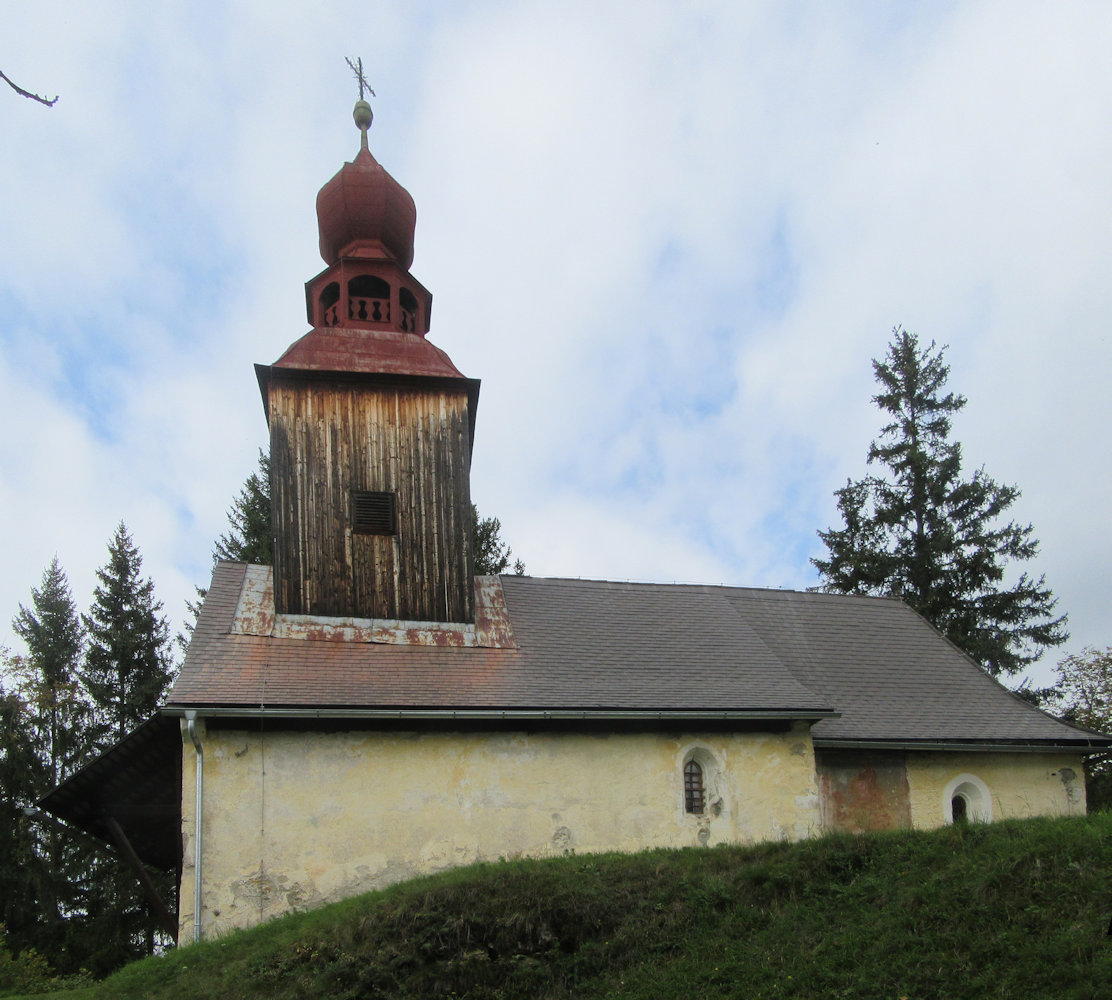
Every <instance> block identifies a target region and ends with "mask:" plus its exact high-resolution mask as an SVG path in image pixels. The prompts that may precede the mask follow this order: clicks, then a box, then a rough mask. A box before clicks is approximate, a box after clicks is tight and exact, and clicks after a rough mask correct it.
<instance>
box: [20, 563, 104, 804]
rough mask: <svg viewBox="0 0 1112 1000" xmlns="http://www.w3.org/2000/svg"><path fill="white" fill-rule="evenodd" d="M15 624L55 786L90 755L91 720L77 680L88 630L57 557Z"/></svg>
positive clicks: (48, 772) (49, 778) (42, 741)
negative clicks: (87, 730)
mask: <svg viewBox="0 0 1112 1000" xmlns="http://www.w3.org/2000/svg"><path fill="white" fill-rule="evenodd" d="M12 628H13V629H14V630H15V633H16V635H18V636H19V637H20V638H21V639H22V640H23V641H24V642H25V643H26V644H27V659H28V662H27V667H28V671H29V674H30V677H29V682H30V685H29V686H30V689H31V692H33V693H32V697H33V698H34V699H35V709H36V711H35V712H34V715H35V717H36V719H37V723H38V724H37V728H38V729H39V731H40V742H41V744H42V753H43V756H44V758H45V761H46V764H47V780H48V782H49V787H51V788H52V787H54V785H56V784H58V783H59V782H60V781H62V780H64V779H65V778H66V777H67V776H68V775H69V774H70V773H71V772H72V771H73V770H74V769H75V767H76V766H77V765H78V764H79V763H80V761H81V758H82V757H83V756H84V755H85V754H86V752H87V751H86V747H87V739H86V737H87V734H86V733H85V731H84V729H85V726H86V724H87V722H88V711H87V704H86V702H85V699H84V698H83V696H82V693H81V690H80V687H79V684H78V672H79V669H80V665H81V652H82V649H83V648H84V644H85V633H84V630H83V629H82V627H81V619H80V616H79V615H78V613H77V608H76V606H75V605H74V603H73V594H72V593H71V591H70V586H69V581H68V580H67V579H66V574H65V573H64V572H63V570H62V567H61V566H60V565H59V564H58V557H57V556H55V557H54V559H53V560H52V561H51V563H50V565H49V566H47V568H46V569H45V570H44V572H43V575H42V584H41V586H40V587H39V588H38V589H37V590H36V589H35V588H34V587H32V588H31V606H30V607H29V608H27V607H24V606H23V605H22V604H21V605H20V606H19V613H18V614H17V615H16V616H15V618H14V619H13V620H12ZM44 791H45V789H44Z"/></svg>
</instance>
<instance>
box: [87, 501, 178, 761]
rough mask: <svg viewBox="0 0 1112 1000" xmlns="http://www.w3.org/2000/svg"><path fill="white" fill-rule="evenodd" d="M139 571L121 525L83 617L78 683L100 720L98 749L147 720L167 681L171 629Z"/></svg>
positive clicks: (140, 561)
mask: <svg viewBox="0 0 1112 1000" xmlns="http://www.w3.org/2000/svg"><path fill="white" fill-rule="evenodd" d="M142 567H143V559H142V556H141V555H140V554H139V550H138V549H137V548H136V547H135V545H134V543H133V542H132V540H131V536H130V535H129V534H128V531H127V528H126V527H125V526H124V523H123V522H122V521H121V522H120V524H119V526H118V527H117V528H116V532H115V535H114V536H113V538H112V541H111V542H110V543H109V545H108V562H107V563H106V564H105V565H104V566H103V567H102V568H101V569H99V570H98V571H97V579H98V580H99V581H100V582H99V584H98V585H97V587H96V590H95V591H94V592H93V606H92V607H91V608H90V610H89V614H87V615H85V616H84V623H85V629H86V631H87V632H88V636H89V648H88V651H87V652H86V654H85V666H84V669H83V672H82V680H83V681H84V684H85V689H86V690H87V691H88V693H89V696H90V698H91V699H92V702H93V704H94V706H95V707H96V709H97V710H98V711H97V714H98V715H99V716H101V718H102V720H103V721H102V722H101V723H100V724H99V725H98V726H96V727H95V728H94V732H95V736H96V739H97V742H98V744H99V745H100V746H102V747H104V746H108V745H110V744H112V743H114V742H115V741H116V740H119V739H122V738H123V737H124V736H126V735H127V734H128V732H130V731H131V730H132V729H134V728H135V727H136V726H137V725H139V724H140V723H141V722H144V721H146V720H147V719H148V718H150V716H151V715H153V714H154V711H155V709H156V708H157V707H158V703H159V700H160V699H161V697H162V694H163V692H164V691H165V690H166V686H167V685H168V684H169V681H170V652H169V635H170V627H169V625H168V623H167V621H166V618H165V617H164V616H163V615H162V603H161V602H160V601H158V600H156V599H155V596H154V584H153V583H152V582H151V581H150V580H149V579H148V580H143V579H141V577H140V573H141V571H142Z"/></svg>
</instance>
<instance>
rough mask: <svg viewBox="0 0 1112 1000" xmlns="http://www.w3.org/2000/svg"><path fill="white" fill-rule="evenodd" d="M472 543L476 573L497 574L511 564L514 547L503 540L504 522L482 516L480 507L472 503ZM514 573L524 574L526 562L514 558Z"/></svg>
mask: <svg viewBox="0 0 1112 1000" xmlns="http://www.w3.org/2000/svg"><path fill="white" fill-rule="evenodd" d="M471 544H472V548H473V550H474V553H475V575H476V576H496V575H497V574H499V573H504V572H505V571H506V569H507V568H508V567H509V565H510V557H511V556H512V555H513V549H511V548H510V547H509V545H507V544H506V543H505V542H503V541H502V522H501V521H500V520H499V519H498V518H496V517H480V516H479V508H478V507H476V506H475V505H474V504H472V505H471ZM513 566H514V573H515V574H516V575H517V576H524V574H525V563H523V562H522V561H521V560H520V559H515V560H514V564H513Z"/></svg>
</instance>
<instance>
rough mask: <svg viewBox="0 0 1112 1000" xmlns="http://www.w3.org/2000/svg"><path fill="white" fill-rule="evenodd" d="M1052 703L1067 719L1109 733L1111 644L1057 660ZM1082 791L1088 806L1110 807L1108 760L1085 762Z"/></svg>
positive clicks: (1111, 788)
mask: <svg viewBox="0 0 1112 1000" xmlns="http://www.w3.org/2000/svg"><path fill="white" fill-rule="evenodd" d="M1057 670H1058V678H1057V683H1056V684H1055V686H1054V687H1053V688H1052V689H1051V700H1052V706H1053V707H1054V708H1056V709H1057V710H1058V712H1059V713H1060V714H1061V716H1062V718H1063V719H1065V720H1066V721H1067V722H1075V723H1077V725H1079V726H1084V727H1085V728H1086V729H1095V730H1096V731H1097V732H1101V733H1108V734H1109V735H1112V646H1108V647H1107V648H1105V649H1103V650H1100V649H1094V648H1092V647H1091V646H1087V647H1086V648H1085V649H1083V650H1082V651H1081V652H1080V653H1074V654H1072V655H1070V656H1067V657H1064V658H1063V659H1062V660H1060V661H1059V662H1058V667H1057ZM1085 785H1086V793H1087V797H1088V800H1089V808H1090V809H1091V810H1099V809H1112V760H1109V759H1108V757H1090V758H1088V759H1087V760H1086V762H1085Z"/></svg>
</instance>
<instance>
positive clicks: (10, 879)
mask: <svg viewBox="0 0 1112 1000" xmlns="http://www.w3.org/2000/svg"><path fill="white" fill-rule="evenodd" d="M141 567H142V558H141V556H140V555H139V551H138V549H137V548H136V547H135V545H134V544H133V543H132V541H131V538H130V536H129V535H128V533H127V529H126V528H125V527H124V526H123V524H121V525H120V526H119V527H118V528H117V530H116V532H115V535H114V537H113V539H112V541H111V543H110V544H109V559H108V562H107V564H106V565H105V567H104V568H103V569H101V570H100V571H99V573H98V578H99V581H100V582H99V586H98V587H97V588H96V593H95V597H94V603H93V607H92V608H91V609H90V612H89V614H88V615H86V616H84V617H82V616H80V615H79V614H78V612H77V609H76V607H75V605H74V602H73V597H72V594H71V591H70V588H69V582H68V580H67V579H66V575H65V573H64V572H63V571H62V568H61V566H60V565H59V563H58V560H57V558H55V559H54V560H53V561H52V562H51V564H50V565H49V566H48V567H47V569H46V571H45V572H44V573H43V577H42V582H41V584H40V586H39V587H37V588H34V587H33V588H32V589H31V600H30V602H29V603H28V604H27V605H20V607H19V611H18V613H17V614H16V615H15V617H14V619H13V622H12V626H13V628H14V630H15V632H16V634H17V635H18V636H19V637H20V638H21V639H22V640H23V642H24V643H25V644H26V647H27V652H26V655H23V656H17V655H13V654H11V653H9V652H8V651H6V650H0V924H2V925H5V928H6V929H5V932H4V933H5V944H4V946H3V947H0V966H4V968H5V969H6V972H5V971H4V970H0V978H2V976H3V975H9V978H10V977H11V976H15V977H16V980H20V979H22V985H23V986H24V987H28V988H29V985H33V981H34V980H35V976H38V977H39V978H41V979H43V981H44V982H45V981H46V979H48V978H52V977H53V976H54V972H53V971H51V970H52V969H53V970H57V973H58V974H61V975H72V974H75V973H79V972H80V971H81V970H82V969H83V968H87V969H89V970H90V971H91V972H93V973H95V974H97V975H104V974H107V973H108V972H111V971H112V970H113V969H115V968H117V967H119V966H120V965H122V964H124V963H125V962H127V961H130V960H132V959H134V958H137V957H139V956H141V955H144V954H149V953H150V952H151V950H152V949H153V947H154V943H155V940H156V936H157V933H158V931H157V921H156V920H155V919H154V918H153V917H152V916H151V915H150V913H149V911H148V907H147V904H146V902H145V899H144V898H143V897H142V895H141V893H140V891H139V887H138V885H137V883H136V881H135V879H134V876H133V875H132V873H131V872H130V871H129V870H128V869H127V868H126V867H125V866H124V865H123V863H122V862H121V861H120V860H119V859H117V858H115V857H110V856H108V855H106V854H104V853H103V852H101V851H99V850H97V849H95V848H94V846H93V845H92V843H91V841H90V840H89V839H88V838H85V837H82V836H80V835H74V833H73V831H70V830H67V829H66V828H64V827H63V826H61V825H60V824H59V823H57V822H56V821H55V820H54V819H53V818H51V817H49V816H46V815H44V814H42V813H39V812H38V811H37V810H36V809H35V804H36V802H37V801H38V799H39V798H41V797H42V795H43V794H45V793H46V792H47V791H49V790H50V789H51V788H52V787H54V786H55V785H56V784H58V783H59V782H60V781H63V780H65V778H67V777H68V776H69V775H70V774H72V773H73V772H74V771H75V770H77V769H78V768H79V767H80V766H81V765H82V764H84V763H85V762H86V761H87V759H88V758H89V757H91V756H93V755H95V754H96V753H97V752H98V751H100V750H103V749H105V748H106V747H107V746H108V745H110V744H111V743H113V742H114V741H115V740H116V739H117V738H118V737H120V736H122V735H125V734H126V733H127V732H129V731H130V730H131V729H132V728H133V727H134V726H135V725H136V724H138V723H139V722H141V721H143V720H145V719H146V718H147V717H148V716H149V715H150V714H152V713H153V712H154V710H155V708H156V707H157V704H158V701H159V699H160V698H161V695H162V692H163V690H164V688H165V686H166V682H167V680H168V677H169V657H168V656H167V645H166V637H167V633H168V627H167V624H166V621H165V619H164V618H163V617H162V615H161V613H160V612H161V605H160V604H159V603H158V602H157V601H156V600H155V599H154V590H153V585H152V583H151V581H150V580H143V579H142V578H141ZM86 630H87V637H88V639H89V642H88V643H87V644H86ZM162 881H163V884H162V891H163V892H164V893H166V894H167V895H168V896H169V895H172V893H173V891H174V886H173V884H172V878H164V879H163V880H162ZM40 955H41V956H46V959H47V960H48V961H49V967H48V966H47V965H46V964H45V963H44V961H43V959H41V958H39V957H38V956H40ZM5 956H6V957H5ZM13 956H14V957H13ZM32 974H33V975H32ZM40 974H41V975H40Z"/></svg>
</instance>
